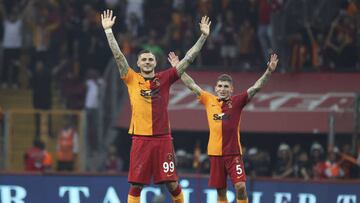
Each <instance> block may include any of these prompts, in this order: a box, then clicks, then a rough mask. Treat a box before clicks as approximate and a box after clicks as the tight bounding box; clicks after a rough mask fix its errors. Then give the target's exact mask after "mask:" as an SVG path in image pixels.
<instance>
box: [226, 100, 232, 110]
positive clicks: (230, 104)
mask: <svg viewBox="0 0 360 203" xmlns="http://www.w3.org/2000/svg"><path fill="white" fill-rule="evenodd" d="M227 106H228V108H229V109H231V108H232V102H231V101H229V102H228V103H227Z"/></svg>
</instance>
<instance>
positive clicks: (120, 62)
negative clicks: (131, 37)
mask: <svg viewBox="0 0 360 203" xmlns="http://www.w3.org/2000/svg"><path fill="white" fill-rule="evenodd" d="M105 34H106V38H107V40H108V43H109V46H110V49H111V51H112V53H113V55H114V58H115V62H116V64H117V67H118V69H119V72H120V76H121V77H123V76H125V75H126V74H127V72H128V67H129V64H128V62H127V61H126V58H125V56H124V54H123V53H122V52H121V50H120V48H119V45H118V43H117V41H116V39H115V36H114V34H113V32H112V30H111V29H106V30H105Z"/></svg>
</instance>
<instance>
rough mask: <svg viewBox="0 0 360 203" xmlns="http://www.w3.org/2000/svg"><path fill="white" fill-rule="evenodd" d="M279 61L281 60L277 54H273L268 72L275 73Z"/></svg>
mask: <svg viewBox="0 0 360 203" xmlns="http://www.w3.org/2000/svg"><path fill="white" fill-rule="evenodd" d="M278 61H279V59H278V56H277V54H271V56H270V61H269V62H268V70H269V71H271V72H274V71H275V69H276V67H277V64H278Z"/></svg>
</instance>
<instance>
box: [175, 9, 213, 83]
mask: <svg viewBox="0 0 360 203" xmlns="http://www.w3.org/2000/svg"><path fill="white" fill-rule="evenodd" d="M199 25H200V30H201V36H200V37H199V39H198V41H197V42H196V43H195V45H194V46H193V47H191V49H190V50H189V51H188V52H187V53H186V55H185V57H184V58H183V59H181V61H180V62H179V63H178V64H177V65H176V70H177V73H178V75H179V76H181V75H182V74H183V73H184V72H185V69H186V68H187V67H188V66H189V65H190V64H191V63H192V62H193V61H194V59H195V57H196V56H197V55H198V54H199V52H200V50H201V48H202V46H203V45H204V43H205V40H206V38H207V37H208V36H209V33H210V25H211V21H209V17H207V16H204V17H202V18H201V21H200V23H199Z"/></svg>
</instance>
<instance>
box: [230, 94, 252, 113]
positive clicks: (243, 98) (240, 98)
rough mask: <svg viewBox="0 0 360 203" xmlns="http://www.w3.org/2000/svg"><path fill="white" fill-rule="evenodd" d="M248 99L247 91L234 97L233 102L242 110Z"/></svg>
mask: <svg viewBox="0 0 360 203" xmlns="http://www.w3.org/2000/svg"><path fill="white" fill-rule="evenodd" d="M248 97H249V96H248V93H247V91H244V92H242V93H241V94H238V95H235V96H234V97H233V101H235V103H236V106H239V107H240V108H241V109H242V108H244V106H245V105H246V104H247V102H248Z"/></svg>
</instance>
